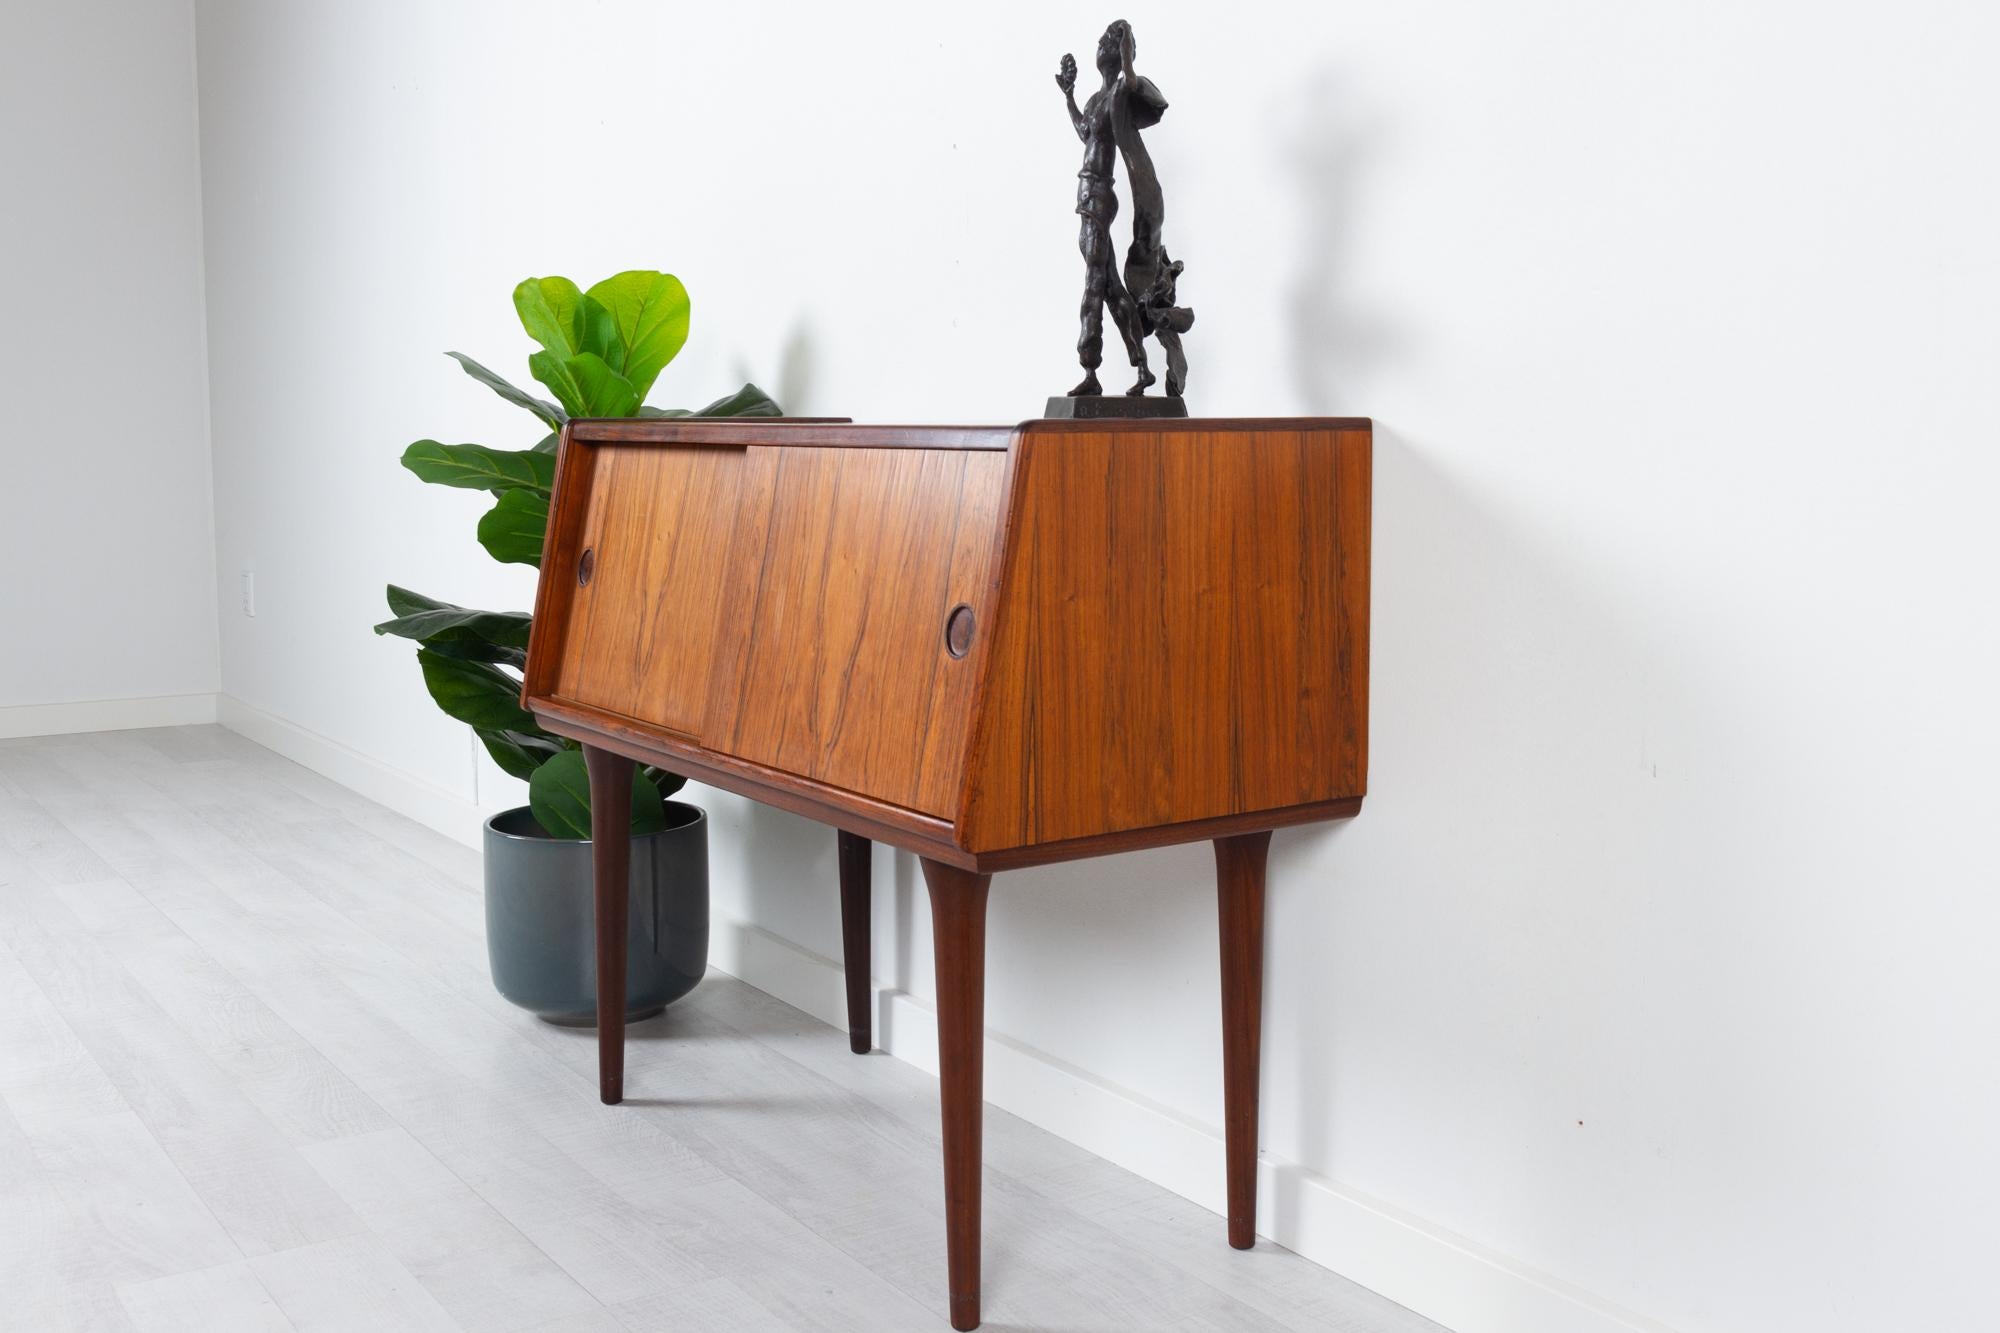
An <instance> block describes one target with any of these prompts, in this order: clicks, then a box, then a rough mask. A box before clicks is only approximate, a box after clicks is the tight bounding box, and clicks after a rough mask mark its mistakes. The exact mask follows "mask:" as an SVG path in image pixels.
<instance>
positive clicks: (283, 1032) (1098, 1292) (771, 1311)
mask: <svg viewBox="0 0 2000 1333" xmlns="http://www.w3.org/2000/svg"><path fill="white" fill-rule="evenodd" d="M478 870H479V866H478V859H477V856H476V854H475V853H473V852H472V851H470V850H468V849H466V848H464V847H461V846H459V845H457V844H455V843H452V842H450V841H449V840H447V839H444V838H441V837H439V836H437V835H435V834H433V833H430V832H429V831H427V830H424V829H422V828H419V827H418V826H416V825H414V824H411V823H410V822H408V821H406V820H404V819H401V818H399V817H398V816H396V815H393V814H391V813H389V812H388V811H386V810H384V809H382V808H381V807H379V806H376V805H373V804H371V803H369V802H367V801H364V800H362V799H361V798H359V797H357V796H355V795H353V794H352V793H350V792H348V791H346V790H345V789H343V788H340V787H337V786H335V785H333V784H331V783H329V782H326V781H324V780H323V779H321V778H319V777H317V776H315V775H314V774H312V773H309V772H307V771H306V770H304V769H302V768H299V767H298V766H297V765H294V764H292V763H290V762H288V761H286V760H284V759H281V758H279V757H278V756H276V755H274V754H272V753H270V752H269V751H266V750H264V749H261V748H259V747H258V746H255V745H253V744H251V743H250V742H248V741H245V740H242V739H241V738H239V737H236V736H234V735H232V734H230V733H228V732H224V731H222V730H220V729H219V728H214V727H192V728H180V729H175V730H168V731H151V732H144V731H135V732H110V733H104V734H100V735H89V736H65V737H47V738H37V739H33V740H15V741H0V1327H4V1328H6V1329H21V1330H34V1331H35V1333H43V1331H44V1330H57V1329H71V1328H91V1329H99V1328H102V1329H119V1330H155V1329H171V1330H202V1331H203V1333H222V1331H223V1330H235V1329H257V1330H264V1329H298V1330H347V1329H355V1330H367V1331H368V1333H382V1331H383V1330H401V1329H417V1330H422V1329H467V1330H475V1331H478V1333H484V1331H486V1330H516V1329H535V1330H571V1331H574V1333H585V1331H592V1330H616V1329H648V1330H651V1329H674V1330H687V1329H693V1330H704V1329H727V1330H751V1331H754V1330H770V1329H833V1330H853V1331H854V1333H884V1331H885V1330H900V1329H912V1330H920V1331H921V1333H938V1331H939V1330H942V1329H944V1328H946V1327H947V1325H946V1322H945V1312H944V1271H945V1270H944V1226H943V1221H942V1208H943V1202H942V1198H941V1192H942V1186H941V1181H940V1174H939V1159H938V1132H937V1106H936V1083H935V1081H934V1080H932V1079H930V1078H928V1077H926V1076H925V1075H923V1074H921V1073H919V1072H918V1071H916V1070H914V1069H912V1068H910V1067H909V1066H907V1065H903V1064H901V1063H899V1062H897V1061H894V1060H890V1059H888V1058H887V1057H884V1056H880V1055H877V1056H869V1057H860V1056H854V1055H850V1054H849V1053H848V1051H847V1049H846V1039H845V1034H844V1033H839V1032H836V1031H834V1030H833V1029H831V1028H828V1027H826V1026H824V1025H823V1024H820V1023H818V1022H816V1021H815V1020H813V1019H811V1018H808V1017H806V1016H805V1015H803V1014H801V1013H799V1012H798V1011H797V1010H794V1009H791V1008H789V1007H787V1006H785V1005H783V1004H780V1003H779V1002H777V1001H776V1000H773V999H771V998H770V997H768V996H766V995H764V994H762V993H761V992H759V991H756V990H752V989H751V988H750V987H748V986H745V985H743V984H742V983H740V982H738V981H735V980H733V979H731V978H729V977H726V976H723V975H721V974H719V973H713V972H711V973H710V974H709V978H708V980H707V981H706V982H705V983H704V984H703V985H702V986H701V987H700V988H698V989H697V990H696V991H695V993H694V994H693V995H691V996H689V997H688V998H687V999H686V1000H683V1001H682V1002H681V1003H680V1004H679V1005H676V1006H675V1007H674V1008H673V1009H671V1010H670V1011H669V1012H668V1014H667V1015H666V1016H664V1017H662V1018H659V1019H655V1020H653V1021H651V1022H649V1023H645V1024H641V1025H639V1026H637V1027H635V1028H634V1029H633V1031H632V1034H631V1036H632V1042H631V1054H630V1058H629V1063H628V1066H627V1074H626V1088H627V1092H628V1100H627V1101H626V1103H625V1105H624V1106H622V1107H617V1108H610V1107H604V1106H600V1105H599V1104H598V1103H597V1100H596V1096H595V1086H596V1083H595V1080H596V1074H595V1065H594V1056H593V1047H592V1038H591V1035H590V1034H588V1033H576V1032H568V1031H563V1030H559V1029H556V1028H551V1027H547V1026H545V1025H542V1024H540V1023H537V1022H535V1021H534V1020H533V1019H531V1018H529V1017H527V1016H526V1015H524V1014H522V1013H521V1012H519V1011H518V1010H515V1009H513V1008H511V1007H510V1006H509V1005H507V1004H506V1003H505V1002H504V1001H502V1000H501V999H500V998H499V997H498V996H497V995H495V994H494V993H493V989H492V986H491V985H490V984H489V983H488V981H487V978H486V962H485V946H484V943H483V940H482V937H481V908H480V899H479V888H478ZM827 891H828V892H829V893H832V892H833V891H834V889H833V886H832V885H828V886H827ZM986 1155H987V1171H986V1246H985V1255H986V1325H985V1326H986V1327H987V1328H989V1329H994V1330H1001V1329H1008V1328H1014V1329H1028V1328H1033V1329H1063V1330H1085V1329H1106V1330H1129V1329H1173V1330H1194V1329H1230V1330H1234V1329H1249V1330H1263V1329H1273V1330H1275V1329H1302V1330H1303V1329H1313V1330H1368V1331H1369V1333H1415V1330H1435V1329H1436V1328H1437V1326H1436V1325H1434V1324H1431V1323H1429V1322H1428V1321H1426V1320H1422V1319H1419V1318H1418V1317H1416V1316H1415V1315H1413V1314H1411V1313H1409V1312H1408V1311H1407V1310H1404V1309H1402V1308H1401V1307H1399V1306H1396V1305H1392V1304H1391V1303H1389V1302H1388V1301H1385V1300H1383V1299H1382V1298H1380V1297H1378V1296H1375V1295H1373V1294H1371V1293H1369V1292H1367V1291H1364V1290H1362V1289H1361V1288H1359V1287H1357V1286H1355V1285H1354V1284H1352V1283H1350V1282H1347V1281H1345V1280H1344V1279H1342V1278H1340V1277H1337V1276H1335V1275H1334V1274H1332V1273H1330V1272H1327V1271H1326V1270H1324V1269H1321V1268H1317V1267H1315V1266H1313V1265H1312V1264H1309V1263H1307V1262H1306V1261H1304V1260H1302V1259H1300V1258H1298V1257H1297V1256H1295V1255H1292V1254H1289V1253H1287V1252H1286V1251H1284V1250H1281V1249H1278V1248H1277V1247H1275V1246H1273V1245H1271V1244H1269V1243H1268V1242H1264V1243H1260V1244H1259V1246H1258V1248H1257V1249H1256V1250H1254V1251H1252V1252H1250V1253H1246V1254H1239V1253H1237V1252H1235V1251H1232V1250H1230V1249H1229V1248H1228V1247H1227V1246H1226V1245H1225V1244H1224V1241H1223V1226H1222V1221H1221V1219H1219V1218H1218V1217H1216V1216H1214V1215H1213V1214H1211V1213H1208V1212H1206V1211H1204V1210H1203V1209H1200V1208H1198V1207H1196V1206H1194V1205H1193V1204H1190V1203H1187V1202H1186V1201H1184V1200H1182V1199H1180V1198H1179V1197H1177V1196H1175V1195H1172V1194H1169V1193H1168V1192H1166V1191H1165V1190H1162V1189H1160V1188H1158V1187H1156V1186H1153V1185H1150V1184H1148V1183H1146V1182H1145V1181H1142V1180H1140V1179H1139V1178H1137V1177H1136V1176H1133V1175H1131V1174H1130V1173H1128V1172H1125V1171H1122V1170H1119V1169H1118V1168H1116V1167H1113V1166H1111V1165H1109V1164H1108V1163H1105V1162H1103V1161H1102V1160H1100V1159H1098V1158H1095V1157H1092V1156H1091V1155H1090V1154H1088V1153H1086V1152H1084V1151H1082V1150H1081V1149H1078V1148H1076V1147H1073V1146H1071V1145H1069V1144H1067V1143H1065V1142H1063V1141H1062V1140H1060V1139H1057V1138H1055V1137H1053V1136H1051V1135H1049V1134H1045V1133H1043V1132H1041V1131H1040V1130H1037V1129H1034V1128H1032V1127H1031V1126H1029V1125H1027V1124H1025V1123H1024V1122H1022V1121H1020V1120H1018V1119H1015V1118H1014V1117H1012V1116H1009V1115H1006V1114H1004V1113H1002V1112H999V1111H995V1110H992V1109H991V1108H989V1109H988V1111H987V1117H986ZM1216 1167H1217V1170H1220V1169H1221V1163H1220V1161H1219V1160H1218V1162H1217V1164H1216Z"/></svg>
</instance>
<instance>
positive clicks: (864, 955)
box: [840, 829, 875, 1055]
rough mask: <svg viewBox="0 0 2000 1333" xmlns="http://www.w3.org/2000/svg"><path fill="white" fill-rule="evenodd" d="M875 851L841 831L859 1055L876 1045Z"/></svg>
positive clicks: (844, 921) (851, 1005) (845, 960)
mask: <svg viewBox="0 0 2000 1333" xmlns="http://www.w3.org/2000/svg"><path fill="white" fill-rule="evenodd" d="M873 850H874V844H873V843H871V842H869V841H868V839H866V838H864V837H861V836H860V835H859V834H854V833H849V832H848V831H847V830H846V829H842V830H841V831H840V952H841V961H842V964H843V965H844V966H845V967H846V969H847V1046H848V1049H849V1050H851V1051H853V1052H854V1053H855V1054H856V1055H866V1054H868V1052H869V1051H870V1050H871V1049H872V1048H873V1047H874V1045H875V1025H874V1023H873V1022H872V1021H871V1019H870V1017H869V1012H868V1010H869V995H868V982H869V978H870V976H871V975H872V972H873V967H874V963H873V959H872V958H871V957H870V950H869V941H868V926H869V906H870V897H869V889H870V887H871V886H870V883H869V879H870V873H869V872H870V869H871V865H870V858H871V853H872V852H873Z"/></svg>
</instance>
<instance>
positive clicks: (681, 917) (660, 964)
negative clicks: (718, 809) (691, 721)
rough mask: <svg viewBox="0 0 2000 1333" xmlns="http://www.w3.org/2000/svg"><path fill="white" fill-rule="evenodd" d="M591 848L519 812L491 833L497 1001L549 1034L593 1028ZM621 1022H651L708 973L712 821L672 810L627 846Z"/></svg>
mask: <svg viewBox="0 0 2000 1333" xmlns="http://www.w3.org/2000/svg"><path fill="white" fill-rule="evenodd" d="M591 902H592V895H591V884H590V843H589V841H588V840H587V839H573V838H550V837H545V836H543V835H542V833H541V828H540V825H538V824H536V823H535V820H534V816H533V815H532V814H530V813H529V811H528V808H527V807H526V806H520V807H517V808H516V809H513V810H503V811H501V812H500V813H499V814H497V815H495V816H493V818H491V819H489V820H487V821H486V956H487V960H488V961H489V962H490V963H491V964H492V967H493V984H494V986H495V987H497V988H498V989H499V991H500V993H501V994H502V995H504V996H506V997H507V998H508V999H509V1000H512V1001H513V1002H514V1003H515V1004H518V1005H520V1006H521V1007H522V1008H523V1009H526V1010H529V1011H530V1012H532V1013H534V1014H535V1015H536V1016H537V1017H540V1018H544V1019H547V1020H548V1021H549V1022H551V1023H561V1024H564V1025H565V1026H571V1027H592V1026H595V1025H596V1023H597V948H596V942H595V939H596V937H595V931H594V930H593V919H592V907H591ZM627 937H628V938H629V939H630V941H631V945H630V950H629V952H628V954H627V956H626V964H625V1018H626V1021H627V1022H632V1021H635V1020H637V1019H641V1018H651V1017H652V1016H653V1015H654V1014H657V1013H659V1012H660V1010H662V1009H664V1008H666V1007H667V1006H668V1005H669V1004H672V1003H673V1002H674V1001H675V1000H678V999H679V998H680V997H681V996H683V995H685V994H687V993H688V992H689V991H691V990H693V989H694V986H695V983H696V982H698V981H700V980H701V975H702V972H703V971H704V970H705V969H706V968H707V967H708V817H707V816H706V815H704V814H702V812H701V810H700V809H699V808H698V807H696V806H692V805H683V804H682V803H681V802H679V801H668V802H667V827H666V828H664V829H662V830H660V831H659V832H658V833H643V834H640V835H639V836H638V837H635V838H633V839H632V901H631V921H630V929H629V931H628V935H627Z"/></svg>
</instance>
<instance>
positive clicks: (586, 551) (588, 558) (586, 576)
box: [576, 546, 597, 588]
mask: <svg viewBox="0 0 2000 1333" xmlns="http://www.w3.org/2000/svg"><path fill="white" fill-rule="evenodd" d="M596 572H597V548H596V547H595V546H586V547H584V548H583V554H582V555H580V556H578V557H577V561H576V586H577V587H579V588H587V587H589V586H590V576H591V575H592V574H595V573H596Z"/></svg>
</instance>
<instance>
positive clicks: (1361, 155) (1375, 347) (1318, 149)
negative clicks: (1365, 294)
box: [1277, 68, 1401, 416]
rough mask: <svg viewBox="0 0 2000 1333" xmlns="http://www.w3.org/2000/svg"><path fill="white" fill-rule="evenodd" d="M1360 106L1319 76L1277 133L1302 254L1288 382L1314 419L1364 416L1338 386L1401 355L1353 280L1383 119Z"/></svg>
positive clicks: (1387, 322)
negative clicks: (1358, 221) (1358, 226)
mask: <svg viewBox="0 0 2000 1333" xmlns="http://www.w3.org/2000/svg"><path fill="white" fill-rule="evenodd" d="M1357 103H1358V99H1357V98H1356V97H1355V95H1354V93H1353V92H1352V91H1351V90H1350V87H1349V85H1348V83H1347V82H1346V80H1345V79H1344V77H1343V75H1342V72H1341V71H1340V70H1339V69H1336V68H1324V69H1322V71H1321V72H1320V74H1319V75H1318V76H1316V77H1314V78H1312V79H1310V80H1308V81H1307V83H1306V86H1305V88H1304V90H1303V92H1302V93H1301V95H1300V96H1299V97H1298V98H1297V99H1295V100H1293V101H1291V102H1288V103H1287V105H1288V106H1290V107H1300V106H1302V107H1304V108H1305V112H1304V115H1303V117H1302V121H1301V122H1292V123H1289V124H1287V125H1284V126H1280V127H1278V130H1277V134H1278V137H1279V139H1280V142H1283V143H1285V144H1286V151H1285V161H1286V164H1287V165H1288V166H1289V167H1290V168H1291V175H1292V179H1293V180H1294V181H1295V182H1296V184H1297V188H1298V191H1299V210H1300V217H1299V226H1298V233H1297V234H1298V236H1299V237H1300V243H1301V253H1300V255H1299V259H1298V266H1297V270H1296V273H1295V276H1294V277H1293V279H1292V289H1291V292H1290V295H1289V297H1288V299H1287V301H1286V314H1287V328H1288V331H1289V333H1290V335H1291V337H1290V343H1291V361H1292V380H1293V385H1294V387H1295V388H1296V389H1297V391H1298V395H1299V400H1300V401H1301V402H1302V403H1303V404H1304V405H1305V408H1306V411H1307V412H1308V413H1309V414H1315V415H1321V416H1332V415H1336V414H1337V413H1338V412H1339V411H1340V410H1341V409H1342V408H1345V410H1346V411H1348V412H1350V413H1354V414H1356V415H1365V411H1366V409H1365V406H1364V405H1360V404H1357V403H1355V402H1354V401H1353V399H1352V395H1351V394H1344V393H1343V392H1342V386H1343V385H1344V384H1345V383H1347V382H1349V380H1350V378H1351V377H1352V376H1354V375H1357V374H1359V373H1361V372H1364V371H1366V370H1368V369H1370V368H1372V367H1374V366H1376V365H1379V364H1380V363H1382V362H1384V361H1387V360H1389V359H1391V358H1393V357H1394V356H1396V354H1397V352H1398V350H1399V347H1400V345H1401V339H1400V338H1399V336H1398V331H1397V329H1396V327H1395V325H1394V323H1393V322H1392V321H1391V319H1390V318H1389V317H1388V316H1386V315H1383V314H1381V313H1378V312H1374V311H1369V310H1366V309H1364V308H1361V307H1360V306H1359V305H1358V304H1357V303H1356V300H1355V297H1354V288H1355V284H1354V282H1353V280H1352V278H1351V276H1350V275H1351V273H1352V267H1351V265H1350V263H1349V259H1350V256H1351V252H1352V250H1353V242H1354V232H1355V218H1356V217H1357V215H1358V214H1359V212H1360V209H1361V206H1362V201H1363V194H1362V191H1363V188H1364V182H1365V179H1366V176H1367V171H1368V164H1369V163H1370V161H1371V160H1373V159H1374V158H1375V156H1376V155H1377V154H1379V153H1380V152H1381V150H1382V148H1383V146H1384V138H1383V130H1382V122H1381V120H1380V118H1379V117H1373V116H1371V115H1370V114H1368V113H1366V112H1364V111H1362V110H1361V109H1360V108H1359V107H1358V105H1357Z"/></svg>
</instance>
